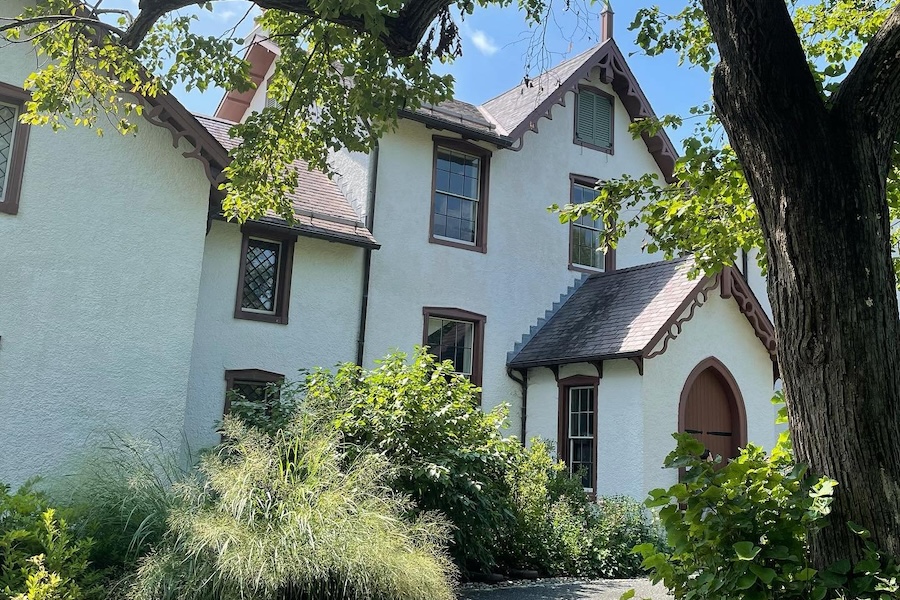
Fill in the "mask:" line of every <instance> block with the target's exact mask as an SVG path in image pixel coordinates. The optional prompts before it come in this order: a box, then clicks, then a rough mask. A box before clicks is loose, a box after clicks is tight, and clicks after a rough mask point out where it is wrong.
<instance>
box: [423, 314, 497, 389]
mask: <svg viewBox="0 0 900 600" xmlns="http://www.w3.org/2000/svg"><path fill="white" fill-rule="evenodd" d="M422 312H423V313H424V315H425V333H424V336H423V338H424V339H423V342H422V343H423V344H424V345H425V346H428V348H429V351H430V352H431V354H433V355H434V356H436V357H437V359H438V360H441V361H443V360H450V361H451V362H453V367H454V369H456V371H457V372H458V373H462V374H463V375H465V376H467V377H468V378H469V379H470V380H472V383H474V384H475V385H481V367H482V357H483V356H484V352H483V348H484V323H485V321H486V317H485V316H484V315H479V314H477V313H472V312H469V311H465V310H459V309H456V308H428V307H426V308H425V309H423V311H422Z"/></svg>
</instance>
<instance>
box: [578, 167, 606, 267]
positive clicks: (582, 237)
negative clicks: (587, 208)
mask: <svg viewBox="0 0 900 600" xmlns="http://www.w3.org/2000/svg"><path fill="white" fill-rule="evenodd" d="M570 178H571V180H572V190H571V199H570V202H571V203H572V204H584V203H586V202H590V201H592V200H593V199H594V198H596V197H597V192H596V191H595V189H594V186H595V185H596V183H595V182H596V180H591V179H588V178H583V177H578V176H575V175H572V176H570ZM603 229H604V227H603V222H602V221H600V220H599V219H592V218H590V217H589V216H586V215H585V216H582V217H579V218H578V220H577V221H573V222H572V223H570V225H569V268H570V269H572V270H575V271H612V270H613V269H614V268H615V252H614V251H613V250H612V249H607V250H601V249H600V248H601V247H602V240H603Z"/></svg>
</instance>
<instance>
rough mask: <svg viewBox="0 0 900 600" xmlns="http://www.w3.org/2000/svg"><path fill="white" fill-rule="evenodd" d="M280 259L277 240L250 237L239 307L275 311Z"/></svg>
mask: <svg viewBox="0 0 900 600" xmlns="http://www.w3.org/2000/svg"><path fill="white" fill-rule="evenodd" d="M280 260H281V244H280V243H279V242H270V241H267V240H258V239H255V238H250V240H249V242H248V243H247V254H246V257H245V264H246V267H245V269H244V292H243V297H242V298H241V308H243V309H244V310H250V311H257V312H264V313H274V312H275V308H276V301H277V300H276V299H277V293H278V271H279V269H278V267H279V262H280Z"/></svg>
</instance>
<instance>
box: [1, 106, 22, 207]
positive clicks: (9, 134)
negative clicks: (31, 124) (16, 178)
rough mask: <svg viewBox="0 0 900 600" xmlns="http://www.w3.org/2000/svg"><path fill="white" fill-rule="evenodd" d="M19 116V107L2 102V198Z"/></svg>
mask: <svg viewBox="0 0 900 600" xmlns="http://www.w3.org/2000/svg"><path fill="white" fill-rule="evenodd" d="M18 116H19V109H18V107H16V106H13V105H11V104H6V103H2V102H0V198H2V197H3V196H4V194H5V192H6V180H7V178H8V177H9V167H10V162H11V159H12V150H13V143H14V142H15V139H14V138H15V134H16V124H17V123H18Z"/></svg>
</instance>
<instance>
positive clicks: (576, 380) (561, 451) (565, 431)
mask: <svg viewBox="0 0 900 600" xmlns="http://www.w3.org/2000/svg"><path fill="white" fill-rule="evenodd" d="M599 383H600V378H599V377H594V376H590V375H575V376H572V377H565V378H563V379H560V380H559V381H558V382H557V386H558V387H559V412H558V416H557V423H558V429H557V438H556V439H557V442H556V454H557V456H558V457H559V460H561V461H563V462H564V463H566V465H567V466H568V464H569V456H568V454H569V390H570V389H571V388H576V387H589V386H590V387H593V388H594V469H593V472H592V473H591V489H593V490H594V491H593V492H592V493H593V494H596V493H597V466H598V465H597V457H598V453H597V415H598V414H599V412H600V411H599V410H598V409H599V398H600V395H599V393H598V392H599ZM567 468H568V467H567Z"/></svg>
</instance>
